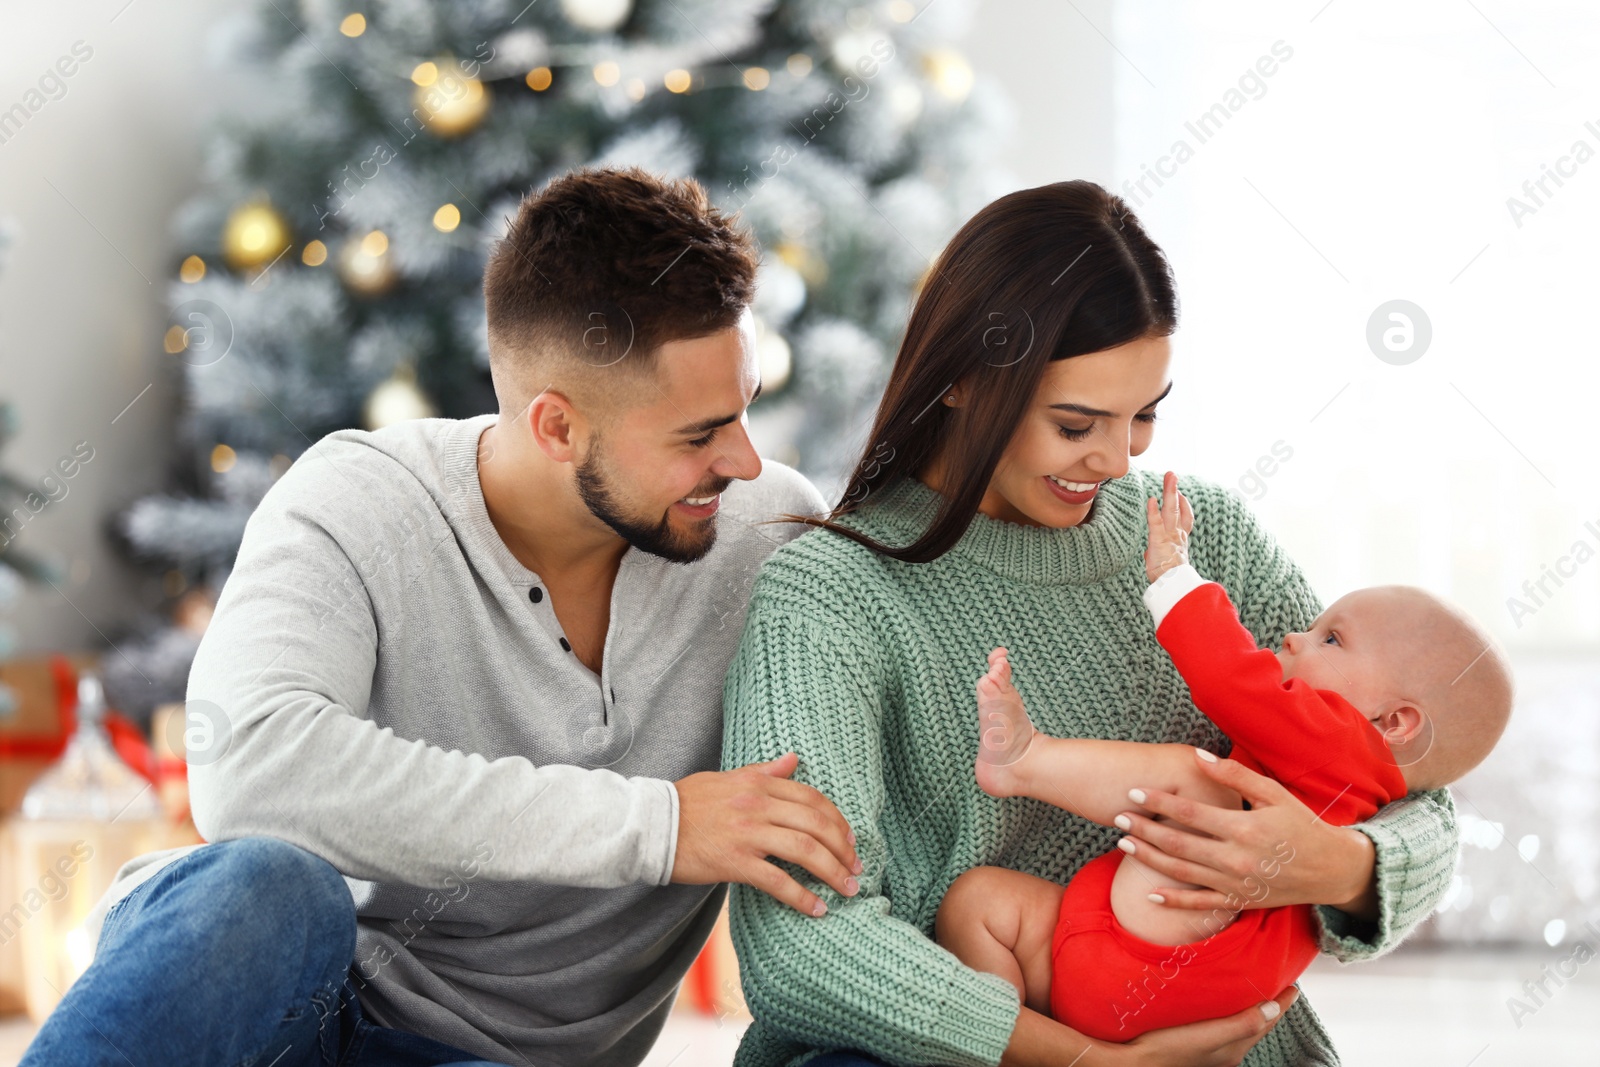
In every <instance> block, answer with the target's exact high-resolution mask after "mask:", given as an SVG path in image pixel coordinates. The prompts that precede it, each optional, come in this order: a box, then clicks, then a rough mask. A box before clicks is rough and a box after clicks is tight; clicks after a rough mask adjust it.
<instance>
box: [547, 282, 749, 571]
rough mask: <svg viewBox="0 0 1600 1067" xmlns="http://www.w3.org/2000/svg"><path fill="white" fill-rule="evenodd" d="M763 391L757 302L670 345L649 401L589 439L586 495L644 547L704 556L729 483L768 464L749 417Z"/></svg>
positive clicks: (690, 558)
mask: <svg viewBox="0 0 1600 1067" xmlns="http://www.w3.org/2000/svg"><path fill="white" fill-rule="evenodd" d="M760 392H761V383H760V380H759V378H758V376H757V364H756V355H755V330H754V322H753V320H752V318H751V315H750V312H749V310H748V309H746V311H745V313H744V315H743V316H742V317H741V318H740V320H739V324H738V325H737V326H733V327H729V328H728V329H726V330H722V331H720V332H718V333H714V334H709V335H707V336H705V337H696V338H693V339H690V340H684V341H669V342H667V343H666V344H664V345H662V346H661V350H660V352H659V353H658V354H657V356H656V366H655V380H654V387H653V388H651V389H650V392H649V394H648V395H647V397H646V398H645V400H644V401H643V403H641V404H639V405H637V406H635V407H632V408H630V409H629V410H628V411H627V412H625V413H623V414H622V415H620V416H618V417H617V419H616V420H615V423H614V425H612V426H611V427H610V428H609V429H607V430H606V431H605V432H604V433H596V434H593V435H591V436H590V438H589V440H588V442H587V448H586V451H585V454H584V457H583V460H582V461H581V462H580V463H578V465H577V470H576V472H575V473H576V477H577V485H578V493H579V495H580V496H581V497H582V498H583V502H584V504H585V505H587V506H588V508H589V510H590V511H591V512H592V513H593V514H594V515H595V517H596V518H598V519H600V520H601V521H602V522H604V523H605V524H606V525H608V526H610V527H611V528H612V529H613V530H615V531H616V532H617V534H618V535H619V536H621V537H622V538H623V539H624V540H626V541H627V542H628V543H629V544H631V545H633V546H634V547H635V548H638V549H639V550H640V551H643V552H649V553H651V554H652V555H657V556H661V557H663V558H665V559H669V560H672V561H674V562H677V563H692V562H694V561H695V560H697V559H699V558H701V557H702V556H704V555H705V554H706V553H707V552H709V551H711V546H712V545H713V544H715V543H716V539H717V524H716V517H717V510H718V508H719V507H720V505H721V500H720V494H721V493H722V491H723V490H724V489H726V488H727V487H728V486H729V485H731V484H732V483H733V480H734V479H735V478H738V479H744V480H748V479H752V478H755V477H756V476H757V475H759V474H760V473H761V458H760V457H759V456H757V455H756V450H755V447H754V446H753V445H752V444H751V443H750V436H749V433H748V424H747V421H746V417H745V409H746V408H747V407H748V406H749V404H750V402H751V401H753V400H754V399H755V398H756V396H757V395H759V394H760Z"/></svg>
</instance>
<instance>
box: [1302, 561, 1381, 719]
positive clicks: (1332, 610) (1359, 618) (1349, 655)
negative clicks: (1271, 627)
mask: <svg viewBox="0 0 1600 1067" xmlns="http://www.w3.org/2000/svg"><path fill="white" fill-rule="evenodd" d="M1386 599H1387V595H1386V594H1385V593H1384V592H1382V591H1380V590H1371V589H1358V590H1356V591H1355V592H1353V593H1350V594H1348V595H1346V596H1343V597H1340V598H1339V599H1338V600H1336V601H1334V603H1333V604H1332V605H1331V606H1330V607H1329V608H1328V610H1327V611H1324V612H1323V613H1322V614H1321V615H1318V616H1317V618H1316V621H1315V622H1313V623H1312V624H1311V628H1310V629H1309V630H1307V631H1306V632H1305V633H1292V634H1289V635H1288V636H1287V637H1285V638H1284V639H1283V649H1282V651H1280V652H1279V653H1278V662H1279V663H1281V664H1283V680H1284V681H1286V682H1287V681H1288V680H1289V679H1291V678H1299V679H1301V680H1302V681H1304V682H1305V683H1306V684H1307V685H1309V686H1310V687H1311V688H1313V689H1331V690H1333V691H1334V692H1335V693H1338V694H1339V695H1340V696H1342V697H1344V698H1345V699H1346V700H1348V701H1349V702H1350V703H1352V704H1354V705H1355V706H1356V707H1357V708H1360V709H1361V710H1362V711H1363V712H1365V713H1367V714H1368V715H1372V714H1375V709H1376V708H1377V707H1378V706H1379V705H1381V704H1382V703H1383V701H1384V700H1385V699H1386V698H1387V697H1388V696H1389V695H1390V692H1391V690H1392V689H1393V674H1392V672H1391V669H1390V668H1391V665H1392V664H1393V663H1394V662H1395V660H1396V657H1395V655H1394V651H1395V647H1396V646H1395V644H1394V643H1395V642H1397V641H1404V640H1405V636H1404V635H1403V634H1399V633H1395V632H1394V630H1395V628H1394V626H1393V625H1391V622H1392V619H1393V616H1394V613H1393V612H1386V611H1385V610H1384V609H1385V601H1386Z"/></svg>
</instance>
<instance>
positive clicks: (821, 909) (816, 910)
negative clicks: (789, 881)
mask: <svg viewBox="0 0 1600 1067" xmlns="http://www.w3.org/2000/svg"><path fill="white" fill-rule="evenodd" d="M827 911H828V905H826V904H824V903H823V902H822V901H820V900H819V901H817V902H816V903H815V904H813V905H811V914H812V915H814V916H816V917H817V918H819V919H820V918H822V917H823V916H824V915H825V914H827ZM1274 1006H1276V1005H1274ZM1268 1018H1271V1016H1268Z"/></svg>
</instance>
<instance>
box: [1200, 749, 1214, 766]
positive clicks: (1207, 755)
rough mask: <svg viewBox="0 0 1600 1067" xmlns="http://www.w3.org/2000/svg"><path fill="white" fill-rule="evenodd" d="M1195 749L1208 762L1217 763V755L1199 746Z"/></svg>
mask: <svg viewBox="0 0 1600 1067" xmlns="http://www.w3.org/2000/svg"><path fill="white" fill-rule="evenodd" d="M1195 751H1196V752H1197V753H1199V754H1200V758H1201V759H1203V760H1205V761H1206V762H1207V763H1215V762H1217V757H1215V756H1213V755H1212V754H1211V753H1209V752H1207V751H1206V750H1205V749H1203V748H1197V749H1195Z"/></svg>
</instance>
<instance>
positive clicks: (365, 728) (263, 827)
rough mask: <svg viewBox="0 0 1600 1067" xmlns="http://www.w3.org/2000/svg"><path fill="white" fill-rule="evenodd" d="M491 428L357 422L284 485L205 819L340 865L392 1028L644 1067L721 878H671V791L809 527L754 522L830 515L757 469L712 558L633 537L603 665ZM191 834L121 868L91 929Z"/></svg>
mask: <svg viewBox="0 0 1600 1067" xmlns="http://www.w3.org/2000/svg"><path fill="white" fill-rule="evenodd" d="M493 421H494V416H492V415H488V416H481V417H478V418H475V419H470V420H465V421H454V420H447V419H429V420H423V421H417V422H408V423H403V424H400V425H397V426H394V427H390V428H388V429H384V430H380V431H377V432H375V433H365V432H361V431H354V430H347V431H341V432H339V433H335V434H332V435H330V436H328V437H326V438H324V439H323V440H321V441H319V442H318V443H317V444H316V445H315V446H314V447H313V448H311V449H310V450H308V451H307V452H306V454H305V455H304V456H302V457H301V458H300V460H299V461H298V462H296V463H295V464H294V466H293V467H291V468H290V470H289V471H288V473H287V474H285V475H284V476H283V478H282V479H280V480H279V481H278V483H277V484H276V485H275V486H273V488H272V490H271V491H270V492H269V493H268V494H267V496H266V499H264V500H263V501H262V503H261V506H260V508H259V509H257V511H256V512H255V514H254V515H253V516H252V517H251V519H250V522H249V525H248V526H247V527H246V529H245V535H244V543H243V545H242V546H241V548H240V551H239V557H238V562H237V564H236V565H235V567H234V570H233V572H232V574H231V576H230V577H229V579H228V581H227V583H226V585H225V587H224V588H223V591H222V595H221V598H220V600H219V603H218V605H217V612H216V616H215V618H214V619H213V620H212V623H211V627H210V629H209V630H208V631H207V632H206V635H205V639H204V641H203V642H202V643H201V646H200V652H199V655H198V657H197V658H196V660H195V665H194V669H193V671H192V673H191V675H190V678H189V691H188V699H189V701H190V707H191V716H192V715H193V713H194V712H193V709H195V708H196V707H202V706H203V705H197V704H195V702H197V701H206V702H209V703H210V704H211V705H214V706H215V708H216V709H217V711H215V712H213V713H212V714H213V715H215V716H216V717H217V719H218V723H219V728H218V729H217V731H216V735H215V741H214V742H213V744H212V745H211V747H210V748H209V749H208V750H207V751H205V752H191V753H190V764H191V765H190V768H189V782H190V788H191V791H192V798H191V799H192V805H193V811H194V818H195V825H196V826H197V827H198V828H199V830H200V832H201V834H202V835H203V836H204V837H205V838H206V840H208V841H221V840H226V839H230V838H236V837H242V836H245V835H252V834H265V835H269V836H272V837H277V838H282V839H283V840H286V841H290V842H292V843H294V844H296V845H299V846H301V847H303V848H306V849H308V850H309V851H311V852H314V853H316V854H317V855H319V856H322V857H324V858H325V859H327V860H328V861H329V862H330V863H332V864H333V865H334V866H335V867H336V868H338V870H339V871H340V872H341V873H342V874H343V875H344V876H345V879H346V881H347V882H348V883H349V885H350V887H351V892H352V894H353V895H354V898H355V903H356V913H357V916H358V936H357V943H356V945H357V947H356V958H355V960H354V961H353V963H354V966H355V968H356V976H357V979H358V980H357V985H358V987H359V988H360V999H361V1004H362V1008H363V1009H364V1011H365V1012H366V1014H367V1015H368V1017H369V1018H371V1019H373V1020H374V1021H376V1022H378V1023H381V1024H383V1025H387V1026H395V1027H399V1028H401V1029H405V1030H410V1031H413V1032H416V1033H420V1034H424V1035H426V1036H429V1037H432V1038H435V1039H437V1040H440V1041H445V1042H448V1043H449V1044H452V1045H455V1046H458V1047H460V1048H462V1049H465V1050H467V1051H469V1052H472V1053H474V1054H475V1055H480V1056H483V1057H485V1058H488V1059H492V1060H497V1061H503V1062H506V1063H513V1064H516V1063H535V1064H539V1065H541V1067H542V1065H545V1064H563V1065H565V1064H590V1063H604V1064H607V1065H612V1064H615V1065H632V1064H636V1063H638V1062H639V1061H640V1060H642V1059H643V1058H644V1057H645V1055H646V1053H647V1052H648V1051H649V1050H650V1047H651V1045H652V1044H653V1043H654V1041H655V1039H656V1036H657V1034H658V1033H659V1032H660V1029H661V1026H662V1024H663V1022H664V1020H665V1017H666V1013H667V1011H668V1010H669V1008H670V1007H671V1002H672V998H673V994H674V991H675V990H676V988H677V985H678V983H679V981H680V980H681V979H682V977H683V974H684V972H685V970H686V969H687V968H688V966H689V964H690V963H691V962H692V961H693V959H694V957H695V955H696V953H697V952H698V951H699V949H700V947H701V945H702V944H703V943H704V941H705V939H706V937H707V936H708V934H709V933H710V930H711V927H712V924H713V922H714V921H715V919H716V916H717V912H718V910H719V908H720V906H721V904H722V900H723V897H724V894H725V892H726V887H725V886H721V885H716V886H698V885H670V884H668V880H669V877H670V875H671V871H672V865H673V854H674V848H675V845H676V842H677V830H678V797H677V791H676V790H675V789H674V788H673V786H672V784H671V783H672V781H674V780H676V779H679V778H682V777H684V776H686V775H689V774H692V773H694V772H696V771H705V770H715V769H717V768H718V766H719V764H720V753H721V743H722V680H723V675H724V674H725V672H726V670H727V666H728V662H729V660H730V659H731V657H732V655H733V651H734V648H735V645H736V644H737V642H738V637H739V633H740V630H741V627H742V625H743V620H744V614H745V608H746V603H747V600H748V598H749V591H750V587H751V584H752V582H753V581H754V579H755V575H756V572H757V570H758V569H759V567H760V565H761V563H762V562H763V561H764V560H765V559H766V558H767V556H768V555H769V554H770V553H771V552H772V551H773V550H774V549H776V548H777V547H778V546H779V545H780V544H782V543H783V542H785V541H788V540H789V539H790V538H792V537H794V536H795V535H797V534H799V533H801V532H803V530H804V527H802V526H800V525H798V524H790V523H785V524H774V525H767V526H757V525H755V524H756V523H758V522H760V521H762V520H766V519H771V518H774V517H775V516H776V515H778V514H780V513H783V512H795V513H811V514H815V513H818V512H821V511H822V510H823V508H824V503H823V500H822V498H821V497H820V495H819V494H818V493H817V491H816V489H815V488H814V487H813V486H812V485H811V483H810V482H808V481H807V480H806V479H805V478H804V477H802V476H801V475H799V474H798V473H796V472H795V471H793V470H791V469H790V468H788V467H785V466H783V465H782V464H780V463H777V462H774V461H773V460H765V461H764V463H763V467H762V472H761V475H760V477H758V478H757V479H755V480H754V481H750V482H734V483H733V485H731V486H730V487H729V488H728V490H727V491H726V493H725V494H724V495H723V499H722V507H721V510H720V512H719V513H718V516H717V523H718V528H717V541H716V545H715V547H714V548H713V549H712V550H711V551H710V552H709V553H708V554H707V555H706V556H705V557H703V558H702V559H700V560H699V561H697V562H695V563H692V564H679V563H671V562H668V561H666V560H663V559H661V558H659V557H657V556H651V555H648V554H646V553H643V552H640V551H639V550H637V549H634V548H629V549H628V550H627V552H626V553H625V554H624V555H623V557H622V563H621V568H620V570H619V572H618V574H617V579H616V584H615V587H614V590H613V593H612V599H611V616H610V628H609V630H608V631H607V633H606V641H605V652H604V657H603V662H602V666H601V672H600V674H599V676H598V677H597V676H596V675H595V673H594V672H593V671H591V670H589V668H587V667H586V666H584V665H583V663H582V662H580V661H579V660H578V658H577V656H575V655H574V654H573V653H571V652H569V651H567V650H566V648H565V647H564V646H563V643H562V641H563V638H562V633H561V626H560V624H559V622H558V621H557V619H556V616H555V613H554V612H553V611H552V609H551V603H550V597H549V596H548V595H546V593H545V590H544V589H543V583H542V582H541V581H540V578H539V575H537V574H535V573H534V572H532V571H530V570H528V569H527V568H526V567H524V566H522V564H520V563H518V562H517V560H516V559H515V558H514V557H513V556H512V555H511V553H510V551H509V550H508V549H507V548H506V547H505V544H504V543H503V542H502V541H501V540H500V538H499V536H498V534H497V533H496V532H495V529H494V526H493V525H492V524H491V523H490V521H489V516H488V512H487V511H486V509H485V506H484V501H483V493H482V490H481V488H480V486H479V483H478V476H477V462H476V457H477V444H478V437H479V435H480V434H481V433H482V432H483V430H484V429H485V428H487V427H488V426H489V425H491V424H492V423H493ZM191 721H193V720H192V718H191ZM194 847H205V846H194ZM188 851H190V849H170V850H166V851H163V852H159V853H152V854H150V855H148V856H144V857H141V858H139V859H137V860H134V861H132V862H130V863H129V864H127V865H125V866H124V868H123V869H122V870H121V871H119V873H118V877H117V881H116V884H114V885H113V886H112V888H111V890H110V891H109V892H108V893H107V894H106V896H105V897H104V898H103V899H102V900H101V902H100V904H99V908H98V913H97V915H96V917H95V919H96V926H97V925H98V919H99V918H100V917H103V915H104V913H105V911H106V909H107V908H109V907H110V906H111V905H112V904H114V903H115V902H116V901H117V900H119V899H121V897H122V896H124V895H125V894H126V893H127V892H128V891H129V890H130V889H131V888H132V887H133V886H135V885H137V884H139V883H140V882H142V881H143V880H144V879H145V878H148V877H150V876H151V875H153V874H154V873H155V872H156V871H157V870H159V869H160V868H161V866H163V865H164V864H166V863H168V862H170V861H171V860H173V859H176V858H178V857H179V856H182V855H184V854H185V853H187V852H188Z"/></svg>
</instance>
